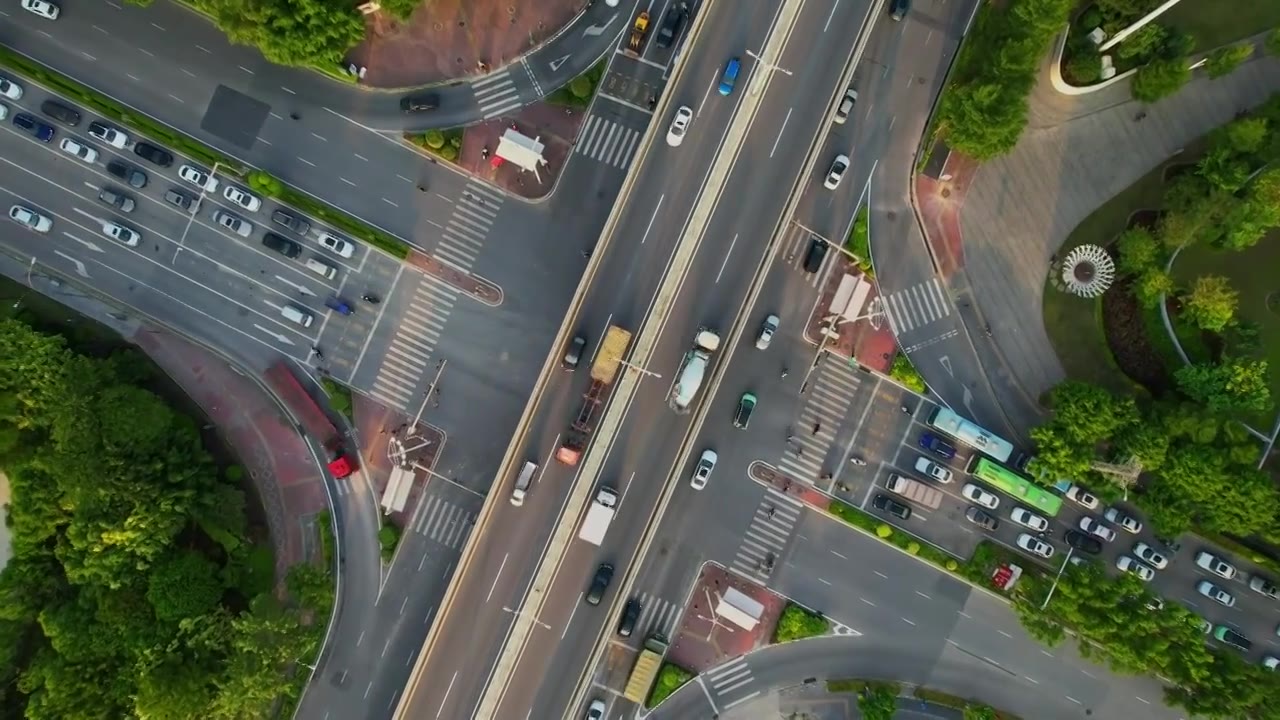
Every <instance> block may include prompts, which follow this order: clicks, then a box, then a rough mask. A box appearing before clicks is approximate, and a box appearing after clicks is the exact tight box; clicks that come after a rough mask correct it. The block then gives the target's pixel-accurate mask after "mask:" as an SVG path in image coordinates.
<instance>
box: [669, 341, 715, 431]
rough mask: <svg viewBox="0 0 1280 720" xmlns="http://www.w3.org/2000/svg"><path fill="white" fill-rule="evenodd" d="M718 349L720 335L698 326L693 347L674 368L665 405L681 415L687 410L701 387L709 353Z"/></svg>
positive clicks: (709, 358)
mask: <svg viewBox="0 0 1280 720" xmlns="http://www.w3.org/2000/svg"><path fill="white" fill-rule="evenodd" d="M719 349H720V336H719V335H717V334H715V333H714V332H712V331H711V330H708V329H707V328H699V329H698V334H697V335H695V336H694V337H693V349H691V350H690V351H689V352H687V353H685V354H684V360H682V361H681V362H680V368H679V369H678V370H676V381H675V382H674V383H673V384H672V385H671V392H670V394H668V395H667V405H669V406H670V407H671V409H672V410H675V411H676V412H677V413H679V414H681V415H683V414H685V413H687V412H689V408H690V406H692V405H693V399H694V398H696V397H697V396H698V389H699V388H701V387H702V378H703V377H704V376H705V375H706V374H707V366H708V365H710V364H711V355H712V354H713V353H715V351H716V350H719Z"/></svg>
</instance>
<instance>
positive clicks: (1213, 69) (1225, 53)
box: [1204, 43, 1253, 78]
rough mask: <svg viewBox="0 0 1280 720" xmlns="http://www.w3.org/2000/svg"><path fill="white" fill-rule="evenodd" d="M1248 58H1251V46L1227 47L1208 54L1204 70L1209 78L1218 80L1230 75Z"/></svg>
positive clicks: (1248, 44)
mask: <svg viewBox="0 0 1280 720" xmlns="http://www.w3.org/2000/svg"><path fill="white" fill-rule="evenodd" d="M1250 57H1253V45H1252V44H1250V43H1241V44H1239V45H1227V46H1225V47H1220V48H1218V49H1217V50H1214V51H1213V52H1211V53H1209V57H1208V58H1206V59H1205V63H1204V69H1205V72H1207V73H1209V77H1211V78H1219V77H1222V76H1224V75H1228V74H1230V73H1231V71H1233V70H1235V69H1236V68H1238V67H1240V66H1241V65H1243V64H1244V61H1245V60H1248V59H1249V58H1250Z"/></svg>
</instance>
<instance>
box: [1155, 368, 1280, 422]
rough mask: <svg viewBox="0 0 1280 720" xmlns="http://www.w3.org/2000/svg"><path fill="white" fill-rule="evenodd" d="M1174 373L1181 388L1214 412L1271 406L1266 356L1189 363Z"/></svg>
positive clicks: (1264, 408) (1253, 410) (1256, 409)
mask: <svg viewBox="0 0 1280 720" xmlns="http://www.w3.org/2000/svg"><path fill="white" fill-rule="evenodd" d="M1175 376H1176V377H1177V379H1178V387H1179V389H1181V390H1182V392H1184V393H1186V394H1187V396H1188V397H1190V398H1191V399H1192V400H1195V401H1196V402H1200V403H1203V404H1204V405H1205V406H1206V407H1208V408H1209V409H1210V410H1213V411H1214V412H1229V411H1234V410H1244V411H1252V412H1261V411H1263V410H1266V409H1268V408H1270V407H1271V387H1270V385H1269V384H1268V382H1267V361H1266V360H1248V359H1241V358H1226V359H1224V360H1223V362H1222V363H1221V364H1218V365H1214V364H1211V363H1199V364H1196V365H1187V366H1185V367H1182V368H1180V369H1179V370H1178V371H1177V372H1176V373H1175Z"/></svg>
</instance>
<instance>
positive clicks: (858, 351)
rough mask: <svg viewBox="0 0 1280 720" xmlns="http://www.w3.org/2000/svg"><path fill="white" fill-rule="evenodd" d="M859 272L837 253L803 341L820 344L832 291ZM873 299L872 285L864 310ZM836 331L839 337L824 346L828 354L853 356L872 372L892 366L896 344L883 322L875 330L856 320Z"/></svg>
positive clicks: (810, 317) (866, 323)
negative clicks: (845, 277)
mask: <svg viewBox="0 0 1280 720" xmlns="http://www.w3.org/2000/svg"><path fill="white" fill-rule="evenodd" d="M861 273H862V271H861V270H859V269H858V267H857V266H856V265H854V264H853V262H852V261H851V260H849V258H848V257H847V256H845V255H843V254H841V255H840V256H839V257H837V258H836V259H835V262H834V263H833V267H832V268H831V272H829V273H828V274H827V280H826V283H825V284H824V285H823V286H822V292H821V293H819V294H818V301H817V302H816V303H815V304H814V306H813V312H812V313H810V314H809V322H808V325H806V326H805V331H804V337H805V340H807V341H809V342H811V343H813V344H814V345H818V344H821V343H822V327H823V324H824V320H825V319H826V318H827V316H828V312H827V310H828V308H829V307H830V306H831V299H832V298H833V297H835V294H836V288H838V287H840V280H841V278H843V277H844V276H845V275H848V274H852V275H859V274H861ZM877 297H879V288H878V287H875V286H873V287H872V290H871V294H870V295H869V296H868V297H867V305H866V307H870V306H871V302H872V301H873V300H875V299H876V298H877ZM864 312H865V310H864ZM838 330H839V333H840V334H839V337H835V338H831V339H830V340H827V342H826V345H825V347H826V349H827V350H828V351H830V352H832V353H835V354H836V355H839V356H841V357H853V358H854V359H856V360H857V361H858V363H859V364H861V365H863V366H865V367H868V368H871V369H873V370H877V371H879V372H882V373H887V372H889V368H890V367H891V366H892V365H893V355H894V353H896V352H897V351H898V342H897V340H895V339H894V337H893V331H892V330H890V328H889V324H888V323H883V324H882V325H881V326H880V329H879V330H877V329H876V328H875V327H873V326H872V325H871V323H870V322H869V321H868V320H858V321H857V322H851V323H849V322H846V323H843V324H841V325H840V327H839V328H838Z"/></svg>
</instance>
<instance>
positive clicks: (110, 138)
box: [89, 120, 129, 150]
mask: <svg viewBox="0 0 1280 720" xmlns="http://www.w3.org/2000/svg"><path fill="white" fill-rule="evenodd" d="M89 134H90V135H92V136H93V137H96V138H98V139H99V140H101V141H102V142H104V143H106V144H108V145H110V146H111V147H113V148H118V149H120V150H123V149H125V148H127V147H129V136H128V135H126V134H125V132H124V131H123V130H120V129H118V128H113V127H111V126H110V125H108V124H106V123H100V122H98V121H96V120H95V121H94V122H91V123H89Z"/></svg>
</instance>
